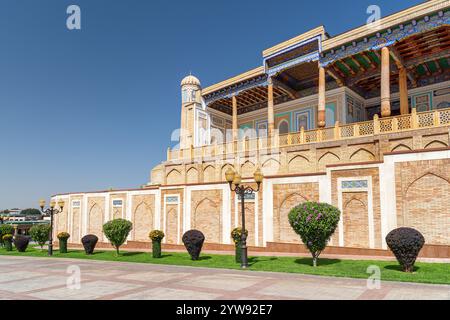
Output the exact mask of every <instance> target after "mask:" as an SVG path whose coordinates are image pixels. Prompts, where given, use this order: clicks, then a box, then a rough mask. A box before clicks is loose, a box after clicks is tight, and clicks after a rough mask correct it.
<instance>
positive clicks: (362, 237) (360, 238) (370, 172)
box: [331, 168, 382, 248]
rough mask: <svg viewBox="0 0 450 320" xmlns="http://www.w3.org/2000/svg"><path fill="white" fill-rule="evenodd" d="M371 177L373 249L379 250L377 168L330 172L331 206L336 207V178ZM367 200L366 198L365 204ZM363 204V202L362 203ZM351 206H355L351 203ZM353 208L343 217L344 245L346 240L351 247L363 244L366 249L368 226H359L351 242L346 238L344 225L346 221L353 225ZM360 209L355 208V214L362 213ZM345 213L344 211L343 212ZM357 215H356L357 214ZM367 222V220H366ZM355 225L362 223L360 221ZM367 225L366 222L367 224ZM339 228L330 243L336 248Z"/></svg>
mask: <svg viewBox="0 0 450 320" xmlns="http://www.w3.org/2000/svg"><path fill="white" fill-rule="evenodd" d="M368 176H370V177H372V198H373V199H372V203H373V223H374V237H375V248H381V243H382V239H381V211H380V177H379V170H378V168H367V169H352V170H335V171H332V172H331V200H332V204H333V205H334V206H336V207H338V185H337V180H338V178H351V177H368ZM344 196H345V193H344V195H343V204H345V199H344ZM367 202H368V199H367V198H366V200H365V203H366V204H367ZM363 203H364V202H363ZM351 205H352V206H353V205H355V206H356V204H353V203H351ZM353 209H355V208H352V207H350V208H347V210H346V211H347V213H348V215H347V217H344V245H347V241H346V240H345V239H348V241H351V242H350V243H353V245H356V244H365V247H363V248H368V247H369V245H368V242H367V241H368V240H367V241H366V239H368V224H367V226H365V227H363V226H361V229H360V231H358V232H356V233H354V237H353V238H352V240H350V239H349V238H347V237H346V234H345V232H346V230H345V224H346V219H347V223H353V222H352V218H351V216H350V215H351V212H352V210H353ZM362 210H363V209H362V208H357V210H356V212H360V211H362ZM365 210H366V213H365V215H366V217H367V209H365ZM344 212H345V210H344ZM357 215H358V213H357ZM366 222H367V219H366ZM357 223H363V221H362V220H361V219H359V221H358V222H357ZM367 223H368V222H367ZM350 230H353V227H352V228H350ZM338 235H339V227H338V228H337V229H336V231H335V233H334V235H333V237H332V241H331V243H332V244H333V245H334V246H337V245H338V244H339V240H338V239H339V238H338Z"/></svg>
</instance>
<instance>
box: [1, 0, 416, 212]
mask: <svg viewBox="0 0 450 320" xmlns="http://www.w3.org/2000/svg"><path fill="white" fill-rule="evenodd" d="M420 2H422V1H411V0H410V1H404V0H396V1H392V0H384V1H377V0H352V1H350V0H346V1H345V0H344V1H343V0H339V1H336V0H334V1H326V0H322V1H300V0H295V1H285V0H278V1H261V0H245V1H244V0H240V1H235V0H227V1H225V0H222V1H221V0H214V1H212V0H205V1H200V0H195V1H167V0H166V1H162V0H161V1H155V0H151V1H150V0H148V1H144V0H126V1H125V0H108V1H106V0H95V1H93V0H71V1H65V0H20V1H19V0H0V40H1V42H0V120H1V131H0V154H1V155H0V209H2V208H12V207H30V206H36V204H37V201H38V199H39V198H41V197H45V198H48V197H49V196H50V195H51V194H54V193H61V192H74V191H91V190H102V189H105V188H109V187H114V188H128V187H138V186H139V185H141V184H144V183H146V182H148V176H149V173H150V170H151V168H152V167H153V166H155V165H156V164H158V163H159V162H161V161H162V160H164V158H165V156H166V149H167V147H168V146H169V145H170V144H171V142H170V134H171V132H172V131H173V130H174V129H175V128H177V127H178V126H179V114H180V112H179V110H180V89H179V83H180V80H181V79H182V78H183V77H184V76H185V75H187V74H188V73H189V72H190V71H192V73H193V74H194V75H196V76H197V77H198V78H199V79H200V80H201V82H202V84H203V85H204V86H206V85H210V84H212V83H215V82H218V81H221V80H224V79H226V78H227V77H230V76H234V75H236V74H239V73H241V72H243V71H246V70H248V69H251V68H254V67H257V66H259V65H261V64H262V59H261V51H262V50H263V49H265V48H268V47H270V46H272V45H275V44H277V43H279V42H281V41H284V40H287V39H289V38H291V37H293V36H296V35H298V34H300V33H302V32H304V31H306V30H308V29H311V28H314V27H316V26H318V25H321V24H323V25H325V27H326V30H327V31H328V33H330V34H331V35H336V34H338V33H341V32H343V31H346V30H348V29H350V28H353V27H356V26H359V25H361V24H364V23H365V21H366V19H367V14H366V9H367V7H368V6H369V5H371V4H377V5H379V6H380V7H381V9H382V15H383V16H385V15H388V14H390V13H393V12H396V11H399V10H402V9H404V8H406V7H409V6H411V5H415V4H417V3H420ZM70 4H77V5H79V6H80V7H81V11H82V30H80V31H69V30H67V28H66V18H67V14H66V8H67V7H68V5H70Z"/></svg>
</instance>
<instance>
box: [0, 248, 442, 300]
mask: <svg viewBox="0 0 450 320" xmlns="http://www.w3.org/2000/svg"><path fill="white" fill-rule="evenodd" d="M77 267H79V270H80V275H81V282H80V285H79V288H77V287H76V286H74V287H73V288H70V287H68V284H69V285H71V286H73V285H74V282H73V281H70V280H71V279H73V278H72V277H73V273H70V270H77ZM0 299H13V300H19V299H32V300H40V299H68V300H69V299H70V300H97V299H98V300H109V299H120V300H122V299H131V300H133V299H142V300H144V299H159V300H172V299H176V300H193V299H195V300H228V299H230V300H238V299H246V300H272V299H283V300H285V299H296V300H303V299H320V300H323V299H325V300H329V299H337V300H348V299H364V300H366V299H377V300H378V299H395V300H396V299H408V300H409V299H439V300H450V286H448V285H427V284H412V283H401V282H382V283H381V287H380V289H374V290H369V289H368V288H367V285H366V280H364V279H347V278H333V277H318V276H310V275H298V274H285V273H273V272H249V271H247V272H246V271H239V270H223V269H206V268H193V267H178V266H164V265H152V264H138V263H127V262H110V261H90V260H89V261H88V260H77V259H48V258H32V257H8V256H1V257H0Z"/></svg>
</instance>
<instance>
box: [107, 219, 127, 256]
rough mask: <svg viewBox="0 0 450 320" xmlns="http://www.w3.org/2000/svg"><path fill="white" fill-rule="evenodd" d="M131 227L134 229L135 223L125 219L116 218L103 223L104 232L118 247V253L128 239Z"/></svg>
mask: <svg viewBox="0 0 450 320" xmlns="http://www.w3.org/2000/svg"><path fill="white" fill-rule="evenodd" d="M131 229H133V224H132V223H131V222H130V221H128V220H125V219H114V220H111V221H108V222H107V223H105V224H104V225H103V233H104V234H105V236H106V238H108V240H109V242H111V244H112V246H113V247H114V248H116V254H117V255H119V248H120V246H121V245H123V244H124V242H125V241H126V240H127V237H128V235H129V234H130V231H131Z"/></svg>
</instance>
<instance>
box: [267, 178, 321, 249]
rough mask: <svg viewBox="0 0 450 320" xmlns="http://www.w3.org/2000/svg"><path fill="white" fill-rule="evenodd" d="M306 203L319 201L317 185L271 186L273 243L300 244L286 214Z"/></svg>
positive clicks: (298, 237)
mask: <svg viewBox="0 0 450 320" xmlns="http://www.w3.org/2000/svg"><path fill="white" fill-rule="evenodd" d="M306 201H319V185H318V184H317V183H299V184H275V185H274V186H273V205H274V208H273V209H274V210H273V236H274V241H275V242H283V243H301V240H300V236H299V235H297V234H296V233H295V232H294V231H293V229H292V227H291V225H290V224H289V220H288V214H289V212H290V211H291V209H292V208H294V207H295V206H297V205H299V204H301V203H303V202H306Z"/></svg>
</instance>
